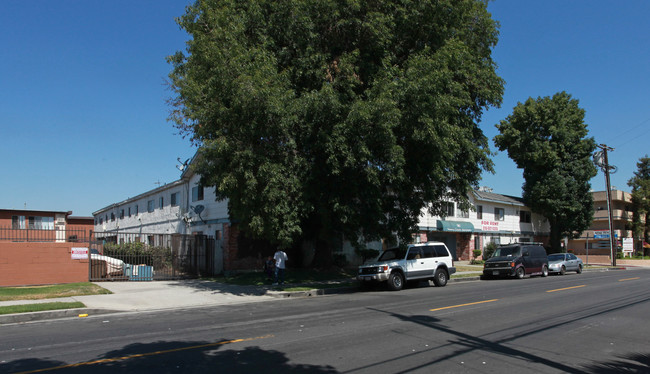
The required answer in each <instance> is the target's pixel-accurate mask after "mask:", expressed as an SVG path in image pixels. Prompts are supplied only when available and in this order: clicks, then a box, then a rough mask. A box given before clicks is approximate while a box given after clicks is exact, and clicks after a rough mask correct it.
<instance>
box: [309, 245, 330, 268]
mask: <svg viewBox="0 0 650 374" xmlns="http://www.w3.org/2000/svg"><path fill="white" fill-rule="evenodd" d="M329 244H330V243H329V242H328V241H327V240H322V239H319V240H317V241H316V245H315V251H314V260H313V262H312V264H311V266H312V267H314V268H318V269H328V268H330V267H332V264H333V263H334V259H333V258H332V247H331V246H330V245H329Z"/></svg>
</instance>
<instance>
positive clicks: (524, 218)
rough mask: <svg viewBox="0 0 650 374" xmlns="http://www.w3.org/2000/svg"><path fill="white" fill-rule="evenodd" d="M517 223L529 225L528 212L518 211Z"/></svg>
mask: <svg viewBox="0 0 650 374" xmlns="http://www.w3.org/2000/svg"><path fill="white" fill-rule="evenodd" d="M519 222H523V223H530V222H531V215H530V212H529V211H527V210H521V211H519Z"/></svg>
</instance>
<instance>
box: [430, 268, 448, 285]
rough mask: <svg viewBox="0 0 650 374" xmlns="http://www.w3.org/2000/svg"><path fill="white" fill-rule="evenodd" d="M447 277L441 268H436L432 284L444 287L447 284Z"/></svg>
mask: <svg viewBox="0 0 650 374" xmlns="http://www.w3.org/2000/svg"><path fill="white" fill-rule="evenodd" d="M448 279H449V277H448V276H447V272H446V271H444V270H443V269H438V270H436V275H434V277H433V284H435V285H436V286H437V287H444V286H446V285H447V280H448Z"/></svg>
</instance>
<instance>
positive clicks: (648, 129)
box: [610, 118, 650, 148]
mask: <svg viewBox="0 0 650 374" xmlns="http://www.w3.org/2000/svg"><path fill="white" fill-rule="evenodd" d="M648 121H650V118H646V119H645V120H644V121H641V123H639V124H638V125H636V126H632V127H631V128H629V129H628V130H626V131H624V132H622V133H620V134H618V135H617V136H615V137H614V138H612V139H611V140H616V139H619V138H622V137H625V136H626V135H627V134H628V133H630V132H632V131H634V130H636V129H637V128H639V127H641V126H643V125H644V124H646V123H647V122H648ZM646 132H650V127H647V128H646V131H643V132H641V133H640V134H637V135H642V134H645V133H646ZM639 139H642V137H641V136H634V137H627V140H625V141H624V142H623V143H620V144H617V145H616V147H615V148H620V147H622V146H624V145H625V144H627V143H629V142H632V141H635V140H639ZM611 140H610V142H611Z"/></svg>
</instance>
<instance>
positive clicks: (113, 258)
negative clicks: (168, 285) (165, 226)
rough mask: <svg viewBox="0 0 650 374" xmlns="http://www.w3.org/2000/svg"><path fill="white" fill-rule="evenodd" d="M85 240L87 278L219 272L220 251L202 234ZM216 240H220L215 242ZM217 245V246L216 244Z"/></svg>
mask: <svg viewBox="0 0 650 374" xmlns="http://www.w3.org/2000/svg"><path fill="white" fill-rule="evenodd" d="M95 235H96V237H95V238H93V239H94V240H92V241H90V243H89V252H90V253H89V256H90V261H88V262H89V266H88V278H89V280H90V281H93V282H95V281H109V280H110V281H152V280H172V279H183V278H196V277H201V276H211V275H216V274H219V273H220V272H222V271H223V268H218V267H217V266H215V264H218V263H223V257H222V256H223V255H222V252H220V251H217V250H216V242H218V241H217V240H215V239H214V238H212V237H208V236H205V235H181V234H142V233H119V234H117V233H95ZM219 242H220V241H219ZM219 247H220V245H219Z"/></svg>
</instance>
